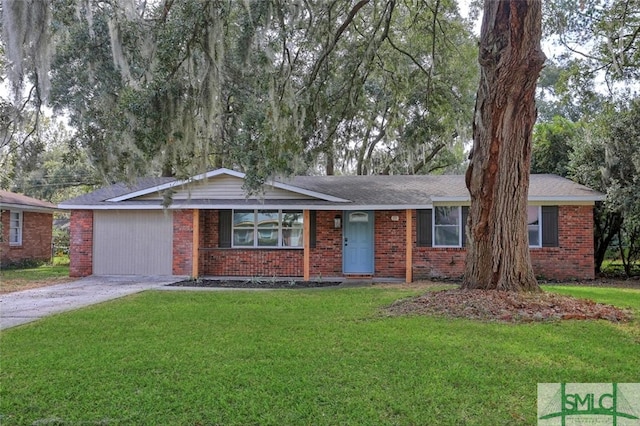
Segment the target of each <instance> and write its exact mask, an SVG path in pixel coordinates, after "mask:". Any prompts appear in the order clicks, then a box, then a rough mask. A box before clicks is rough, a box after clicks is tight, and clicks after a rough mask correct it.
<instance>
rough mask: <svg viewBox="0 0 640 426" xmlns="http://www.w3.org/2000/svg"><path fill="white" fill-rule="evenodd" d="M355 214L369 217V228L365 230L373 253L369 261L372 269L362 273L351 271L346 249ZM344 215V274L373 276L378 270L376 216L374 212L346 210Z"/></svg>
mask: <svg viewBox="0 0 640 426" xmlns="http://www.w3.org/2000/svg"><path fill="white" fill-rule="evenodd" d="M354 213H366V214H367V217H368V221H367V223H368V227H367V229H366V230H365V231H366V233H367V235H366V237H367V238H368V240H369V244H370V252H371V257H370V259H369V265H370V268H368V270H362V271H358V270H349V266H348V265H347V249H346V245H347V243H348V241H346V240H347V238H348V235H349V232H350V231H351V230H350V226H351V225H350V223H351V221H350V218H351V215H352V214H354ZM342 215H343V221H342V222H343V223H342V273H343V274H345V275H350V274H353V275H373V274H374V273H375V270H376V265H375V246H376V245H375V214H374V212H373V211H372V210H344V211H343V212H342ZM369 265H367V266H369Z"/></svg>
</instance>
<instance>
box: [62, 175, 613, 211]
mask: <svg viewBox="0 0 640 426" xmlns="http://www.w3.org/2000/svg"><path fill="white" fill-rule="evenodd" d="M172 181H174V179H173V178H148V179H140V180H139V181H137V182H136V183H135V184H133V185H125V184H121V183H120V184H115V185H111V186H109V187H106V188H102V189H99V190H97V191H94V192H92V193H90V194H86V195H83V196H80V197H77V198H74V199H71V200H68V201H65V202H64V203H62V204H61V206H65V207H67V206H68V207H69V208H73V206H96V207H97V206H103V207H104V206H107V205H109V206H113V207H114V208H118V207H117V206H122V207H126V208H132V207H134V206H135V205H139V206H141V207H142V206H146V207H149V206H154V205H156V206H157V205H159V202H158V201H150V200H144V201H143V200H136V199H135V198H132V199H129V200H123V201H119V202H106V201H105V200H108V199H110V198H114V197H119V196H122V195H125V194H129V193H133V192H137V191H139V190H143V189H146V188H153V187H155V186H159V185H162V184H166V183H169V182H172ZM282 183H285V184H287V185H290V186H292V187H294V189H295V188H301V189H306V190H309V191H314V192H318V193H321V194H326V195H331V196H334V197H338V198H343V199H346V200H349V201H350V202H349V203H337V202H330V201H324V200H299V201H295V200H259V199H257V200H256V199H254V200H252V199H249V200H247V199H244V198H243V199H239V200H228V199H224V200H223V199H220V200H213V199H207V200H195V199H191V200H189V201H187V202H186V203H187V204H188V205H191V206H196V208H207V207H210V208H214V207H215V206H220V207H224V206H230V205H233V206H245V205H246V206H251V205H256V204H260V205H263V206H268V205H274V204H280V205H282V206H288V205H291V206H295V205H297V204H300V203H302V204H304V205H309V206H314V205H315V206H339V207H340V208H349V206H358V208H363V207H365V206H378V207H379V208H382V207H384V206H390V207H391V206H396V207H397V208H401V207H402V206H413V207H412V208H416V207H415V206H428V205H431V204H432V203H433V202H434V200H436V201H442V200H447V199H450V200H454V199H455V200H459V201H464V200H468V199H469V193H468V191H467V188H466V186H465V182H464V176H463V175H439V176H435V175H411V176H400V175H391V176H380V175H376V176H297V177H294V178H292V179H289V180H285V181H282ZM529 198H530V200H536V201H544V200H548V201H562V200H566V201H597V200H601V199H603V196H602V194H600V193H599V192H597V191H594V190H592V189H589V188H587V187H585V186H583V185H579V184H577V183H575V182H572V181H570V180H568V179H565V178H562V177H560V176H556V175H531V180H530V187H529ZM182 203H184V202H182V201H176V205H175V206H174V207H179V206H180V205H183V204H182ZM184 207H187V205H184Z"/></svg>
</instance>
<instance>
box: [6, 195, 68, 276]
mask: <svg viewBox="0 0 640 426" xmlns="http://www.w3.org/2000/svg"><path fill="white" fill-rule="evenodd" d="M55 210H56V206H55V205H54V204H51V203H49V202H46V201H41V200H36V199H35V198H31V197H27V196H26V195H22V194H16V193H13V192H9V191H2V190H0V214H1V222H2V235H1V238H0V265H2V266H6V265H10V264H17V263H23V262H28V261H50V260H51V243H52V233H53V212H54V211H55Z"/></svg>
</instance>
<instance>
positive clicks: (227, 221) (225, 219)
mask: <svg viewBox="0 0 640 426" xmlns="http://www.w3.org/2000/svg"><path fill="white" fill-rule="evenodd" d="M231 227H232V226H231V210H218V247H220V248H230V247H231Z"/></svg>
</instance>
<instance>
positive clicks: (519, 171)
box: [463, 0, 545, 291]
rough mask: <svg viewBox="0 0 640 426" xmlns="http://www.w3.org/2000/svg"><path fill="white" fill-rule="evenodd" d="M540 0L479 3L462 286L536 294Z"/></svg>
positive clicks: (541, 59)
mask: <svg viewBox="0 0 640 426" xmlns="http://www.w3.org/2000/svg"><path fill="white" fill-rule="evenodd" d="M541 18H542V14H541V1H540V0H501V1H495V0H485V3H484V18H483V22H482V29H481V34H480V53H479V62H480V68H481V71H480V72H481V74H480V85H479V88H478V94H477V97H476V108H475V117H474V123H473V151H472V155H471V162H470V164H469V169H468V170H467V174H466V183H467V188H468V189H469V193H470V194H471V208H470V210H469V221H468V223H467V234H468V253H467V263H466V270H465V276H464V282H463V288H468V289H473V288H480V289H487V290H489V289H497V290H508V291H539V290H540V288H539V287H538V283H537V281H536V278H535V275H534V273H533V268H532V267H531V259H530V256H529V238H528V232H527V220H526V218H527V198H528V197H527V196H528V192H529V169H530V160H531V139H532V135H531V133H532V130H533V125H534V123H535V121H536V107H535V100H534V96H535V90H536V81H537V79H538V76H539V74H540V71H541V70H542V65H543V63H544V60H545V56H544V53H542V50H541V49H540V38H541Z"/></svg>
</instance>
